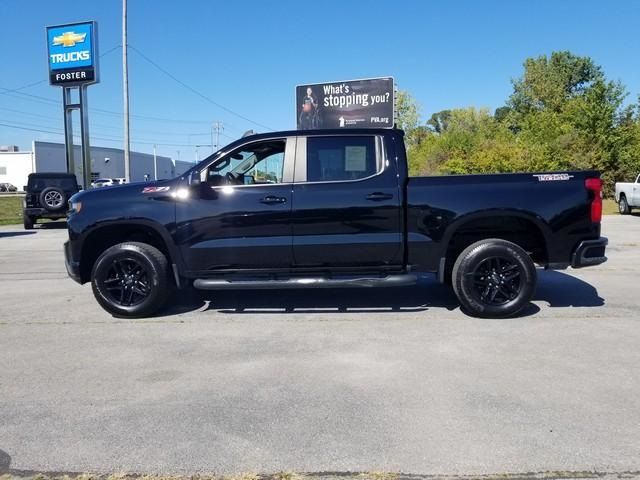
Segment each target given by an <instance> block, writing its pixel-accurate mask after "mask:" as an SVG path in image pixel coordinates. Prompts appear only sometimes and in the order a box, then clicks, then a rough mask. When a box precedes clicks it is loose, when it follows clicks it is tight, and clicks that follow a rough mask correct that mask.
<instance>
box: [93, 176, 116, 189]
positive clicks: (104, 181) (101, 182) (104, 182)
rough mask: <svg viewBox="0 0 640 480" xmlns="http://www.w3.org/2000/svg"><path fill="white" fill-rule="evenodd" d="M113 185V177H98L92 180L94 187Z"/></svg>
mask: <svg viewBox="0 0 640 480" xmlns="http://www.w3.org/2000/svg"><path fill="white" fill-rule="evenodd" d="M111 185H113V178H97V179H96V180H94V181H93V182H91V186H92V187H93V188H97V187H109V186H111Z"/></svg>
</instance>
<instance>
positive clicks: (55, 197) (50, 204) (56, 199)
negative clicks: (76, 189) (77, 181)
mask: <svg viewBox="0 0 640 480" xmlns="http://www.w3.org/2000/svg"><path fill="white" fill-rule="evenodd" d="M39 200H40V205H41V206H42V208H44V209H45V210H48V211H49V212H59V211H60V210H63V209H64V208H66V206H67V194H66V193H65V192H64V190H62V189H61V188H58V187H47V188H45V189H44V190H42V192H40V197H39Z"/></svg>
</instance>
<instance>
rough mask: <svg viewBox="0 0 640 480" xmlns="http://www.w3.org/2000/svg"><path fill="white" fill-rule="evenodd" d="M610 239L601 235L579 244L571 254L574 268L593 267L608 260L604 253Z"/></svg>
mask: <svg viewBox="0 0 640 480" xmlns="http://www.w3.org/2000/svg"><path fill="white" fill-rule="evenodd" d="M608 243H609V240H608V239H607V238H606V237H600V238H597V239H595V240H583V241H582V242H580V243H579V244H578V246H577V247H576V249H575V250H574V252H573V255H571V266H572V267H573V268H582V267H592V266H594V265H600V264H601V263H604V262H606V261H607V257H606V256H605V255H604V253H605V249H606V247H607V244H608Z"/></svg>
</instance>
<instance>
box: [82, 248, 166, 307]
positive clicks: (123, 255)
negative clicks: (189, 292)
mask: <svg viewBox="0 0 640 480" xmlns="http://www.w3.org/2000/svg"><path fill="white" fill-rule="evenodd" d="M91 287H92V289H93V294H94V296H95V297H96V300H97V301H98V303H99V304H100V306H101V307H102V308H104V309H105V310H106V311H107V312H109V313H111V314H112V315H114V316H116V317H123V318H142V317H148V316H151V315H153V314H154V313H156V312H158V311H159V310H160V309H161V308H162V307H163V306H164V305H165V303H166V301H167V300H168V299H169V297H171V294H172V293H173V283H172V280H171V279H170V276H169V263H168V262H167V258H166V257H165V256H164V255H163V253H162V252H160V250H158V249H157V248H155V247H154V246H152V245H149V244H146V243H140V242H125V243H119V244H117V245H114V246H112V247H109V248H108V249H107V250H105V251H104V252H103V253H102V254H101V255H100V256H99V257H98V259H97V260H96V262H95V264H94V266H93V270H92V272H91ZM132 292H133V293H132Z"/></svg>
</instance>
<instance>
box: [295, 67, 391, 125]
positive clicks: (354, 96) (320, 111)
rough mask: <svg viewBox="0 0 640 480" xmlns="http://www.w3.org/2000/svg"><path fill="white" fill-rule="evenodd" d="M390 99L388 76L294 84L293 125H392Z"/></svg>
mask: <svg viewBox="0 0 640 480" xmlns="http://www.w3.org/2000/svg"><path fill="white" fill-rule="evenodd" d="M394 101H395V98H394V83H393V78H392V77H384V78H369V79H364V80H347V81H344V82H328V83H315V84H311V85H298V86H297V87H296V124H297V128H298V129H299V130H309V129H314V130H315V129H321V128H367V127H384V128H393V114H394Z"/></svg>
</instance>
